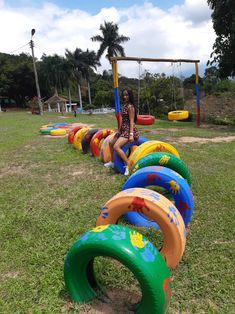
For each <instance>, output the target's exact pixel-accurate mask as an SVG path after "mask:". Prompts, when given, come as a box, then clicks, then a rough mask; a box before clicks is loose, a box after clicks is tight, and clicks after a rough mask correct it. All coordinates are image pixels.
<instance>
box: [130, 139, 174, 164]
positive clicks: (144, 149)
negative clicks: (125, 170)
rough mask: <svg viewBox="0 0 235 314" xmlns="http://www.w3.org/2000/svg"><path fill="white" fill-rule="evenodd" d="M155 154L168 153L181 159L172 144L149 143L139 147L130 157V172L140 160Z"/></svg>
mask: <svg viewBox="0 0 235 314" xmlns="http://www.w3.org/2000/svg"><path fill="white" fill-rule="evenodd" d="M154 152H166V153H169V154H172V155H174V156H176V157H178V158H180V155H179V153H178V151H177V149H176V148H175V147H174V146H172V145H171V144H169V143H165V142H161V141H148V142H145V143H143V144H141V145H140V146H138V147H137V148H136V149H135V151H134V152H133V153H132V154H131V156H130V157H129V170H131V169H132V167H133V166H134V164H135V163H136V162H137V161H138V160H139V159H140V158H143V157H144V156H146V155H148V154H151V153H154Z"/></svg>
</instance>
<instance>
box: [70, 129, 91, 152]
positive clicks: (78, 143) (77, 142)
mask: <svg viewBox="0 0 235 314" xmlns="http://www.w3.org/2000/svg"><path fill="white" fill-rule="evenodd" d="M90 129H91V128H87V127H85V128H81V129H80V130H79V131H77V132H76V134H75V135H74V139H73V146H74V148H75V149H79V150H81V149H82V139H83V136H84V135H85V134H86V133H87V132H88V131H89V130H90Z"/></svg>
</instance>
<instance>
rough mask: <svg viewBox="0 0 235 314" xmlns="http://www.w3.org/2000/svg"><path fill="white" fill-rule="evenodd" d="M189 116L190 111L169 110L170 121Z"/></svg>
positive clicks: (184, 118)
mask: <svg viewBox="0 0 235 314" xmlns="http://www.w3.org/2000/svg"><path fill="white" fill-rule="evenodd" d="M188 117H189V112H188V111H185V110H181V111H180V110H179V111H170V112H168V120H170V121H178V120H186V119H188Z"/></svg>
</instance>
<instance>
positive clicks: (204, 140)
mask: <svg viewBox="0 0 235 314" xmlns="http://www.w3.org/2000/svg"><path fill="white" fill-rule="evenodd" d="M174 141H177V142H180V143H200V144H205V143H209V142H212V143H222V142H227V143H228V142H232V141H235V136H225V137H223V136H218V137H214V138H202V137H191V136H183V137H179V138H177V139H174Z"/></svg>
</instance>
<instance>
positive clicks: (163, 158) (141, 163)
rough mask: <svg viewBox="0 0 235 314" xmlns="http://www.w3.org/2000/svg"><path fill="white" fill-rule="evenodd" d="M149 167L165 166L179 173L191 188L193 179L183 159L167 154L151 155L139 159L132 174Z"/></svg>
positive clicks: (157, 153)
mask: <svg viewBox="0 0 235 314" xmlns="http://www.w3.org/2000/svg"><path fill="white" fill-rule="evenodd" d="M148 166H163V167H167V168H170V169H172V170H174V171H176V172H177V173H179V174H180V175H181V176H182V177H183V178H184V179H185V180H186V181H187V182H188V184H189V185H190V186H191V183H192V179H191V175H190V172H189V170H188V168H187V166H186V164H185V163H184V162H183V160H182V159H180V158H178V157H176V156H174V155H172V154H169V153H165V152H156V153H151V154H148V155H146V156H144V157H143V158H141V159H139V160H138V161H137V162H136V163H135V164H134V166H133V167H132V169H131V172H130V174H133V173H135V172H136V171H137V170H139V169H141V168H144V167H148Z"/></svg>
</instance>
